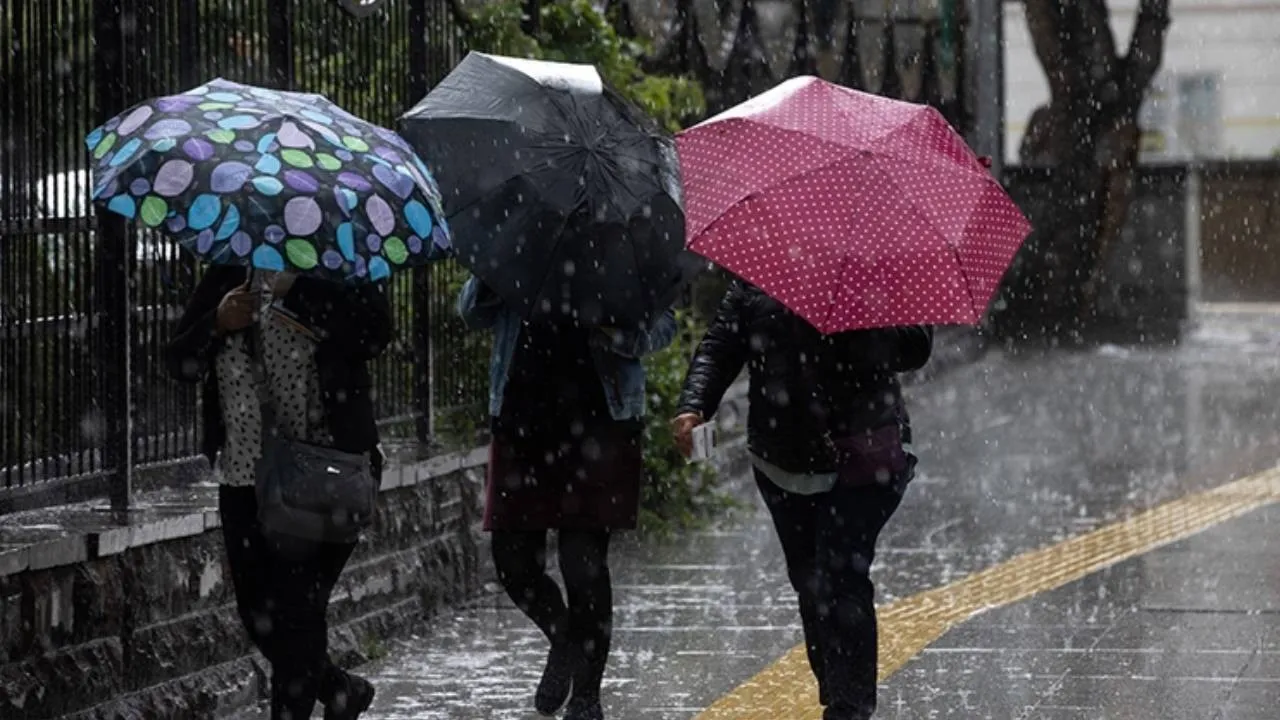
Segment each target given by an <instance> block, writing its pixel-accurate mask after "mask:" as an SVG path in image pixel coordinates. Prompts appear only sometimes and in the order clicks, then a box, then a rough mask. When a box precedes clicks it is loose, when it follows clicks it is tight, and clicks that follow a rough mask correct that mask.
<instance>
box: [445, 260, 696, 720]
mask: <svg viewBox="0 0 1280 720" xmlns="http://www.w3.org/2000/svg"><path fill="white" fill-rule="evenodd" d="M458 311H459V314H460V315H461V316H462V318H463V320H464V322H465V323H466V324H467V326H468V327H470V328H472V329H492V330H493V333H494V343H493V352H492V357H491V361H490V385H489V414H490V416H491V421H492V442H491V445H490V462H489V475H488V482H487V488H486V495H485V512H484V527H485V530H487V531H489V532H491V533H492V548H493V560H494V564H495V566H496V568H497V572H498V579H499V582H500V583H501V584H502V587H503V588H504V589H505V590H506V592H507V594H508V595H509V596H510V597H511V599H512V601H513V602H515V604H516V605H517V606H518V607H519V608H520V610H521V611H523V612H524V613H525V615H527V616H528V617H529V619H530V620H532V621H533V622H534V624H536V625H537V626H538V628H539V629H540V630H541V631H542V632H543V634H545V635H546V637H547V640H548V641H549V642H550V645H551V647H550V651H549V652H548V655H547V662H546V666H545V668H544V670H543V674H542V679H541V681H540V682H539V684H538V688H537V692H536V694H535V696H534V706H535V709H536V710H537V711H538V712H539V713H540V714H542V715H547V716H550V715H553V714H554V713H556V712H557V711H558V710H560V709H561V708H562V707H564V706H565V704H566V702H567V703H568V707H567V710H566V714H565V720H601V719H602V718H603V717H604V710H603V707H602V705H601V700H600V686H601V683H602V681H603V678H604V672H605V666H606V664H607V662H608V657H609V649H610V643H611V638H612V623H613V586H612V582H611V579H610V574H609V565H608V552H609V541H610V539H611V537H612V535H613V533H615V532H616V531H619V530H628V529H633V528H635V526H636V520H637V514H638V511H639V503H640V485H641V480H642V478H643V475H644V460H643V455H642V447H641V442H642V438H643V430H644V427H643V418H644V412H645V370H644V366H643V365H642V364H641V358H642V357H644V356H645V355H647V354H649V353H652V352H656V351H658V350H661V349H662V348H664V347H666V346H667V345H668V344H670V342H671V340H672V339H673V337H674V335H675V316H674V314H673V313H672V312H671V311H669V310H668V311H667V312H666V313H665V314H664V315H662V316H660V318H659V319H658V320H657V321H655V322H654V323H653V324H652V327H649V328H647V329H643V330H634V331H626V332H624V331H617V330H609V329H601V328H587V327H583V326H582V325H580V324H579V323H577V322H576V321H575V320H574V319H572V318H571V317H569V316H557V317H543V318H539V319H536V320H525V319H522V318H521V317H520V315H518V314H517V313H516V312H515V311H513V310H512V309H510V308H509V307H508V306H507V305H505V304H504V303H503V301H502V300H501V299H500V298H499V297H498V296H497V294H496V293H494V292H493V291H492V290H491V289H490V288H489V287H487V286H486V285H485V284H483V283H482V282H481V281H480V280H479V279H477V278H474V277H473V278H471V279H470V280H468V281H467V283H466V284H465V285H464V286H463V288H462V292H461V293H460V295H459V298H458ZM550 530H556V531H557V540H558V543H557V554H558V556H559V564H560V572H561V574H562V576H563V578H564V594H563V595H562V594H561V589H560V586H559V585H557V584H556V582H555V581H554V580H553V579H552V578H551V576H550V575H548V574H547V562H546V561H547V540H548V531H550Z"/></svg>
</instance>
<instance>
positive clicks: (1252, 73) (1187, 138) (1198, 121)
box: [1004, 0, 1280, 162]
mask: <svg viewBox="0 0 1280 720" xmlns="http://www.w3.org/2000/svg"><path fill="white" fill-rule="evenodd" d="M1137 3H1138V0H1108V3H1107V4H1108V5H1109V6H1110V8H1111V13H1112V19H1111V25H1112V30H1113V32H1114V33H1115V35H1116V44H1117V46H1118V47H1121V48H1124V47H1127V45H1128V40H1129V35H1130V33H1131V32H1132V30H1133V24H1134V18H1135V16H1136V14H1137ZM1170 13H1171V15H1172V18H1173V23H1172V25H1171V26H1170V28H1169V34H1168V36H1167V40H1166V45H1165V56H1164V66H1163V69H1162V71H1161V73H1160V75H1159V76H1158V77H1157V79H1156V81H1155V83H1154V85H1153V87H1152V88H1151V91H1150V92H1149V94H1148V96H1147V100H1146V103H1145V105H1144V107H1143V112H1142V119H1141V121H1142V125H1143V129H1144V137H1143V157H1144V158H1145V159H1147V160H1150V161H1182V160H1192V159H1205V160H1211V159H1228V158H1232V159H1236V158H1253V159H1257V158H1269V157H1275V156H1276V155H1277V154H1278V153H1280V0H1174V1H1173V2H1172V3H1171V7H1170ZM1004 38H1005V44H1004V56H1005V157H1006V159H1007V160H1008V161H1009V162H1017V157H1018V148H1019V145H1020V144H1021V142H1022V136H1023V133H1024V132H1025V131H1026V127H1027V120H1028V118H1030V116H1031V113H1032V112H1033V111H1034V110H1035V109H1036V108H1037V107H1039V106H1040V105H1041V104H1043V103H1045V102H1046V101H1047V100H1048V98H1049V87H1048V83H1047V81H1046V80H1045V74H1044V70H1043V69H1042V68H1041V67H1040V62H1039V61H1038V60H1037V58H1036V55H1035V52H1034V50H1033V48H1032V46H1031V36H1030V33H1029V32H1028V30H1027V21H1026V16H1025V14H1024V13H1023V8H1022V4H1021V3H1019V2H1008V3H1006V6H1005V17H1004Z"/></svg>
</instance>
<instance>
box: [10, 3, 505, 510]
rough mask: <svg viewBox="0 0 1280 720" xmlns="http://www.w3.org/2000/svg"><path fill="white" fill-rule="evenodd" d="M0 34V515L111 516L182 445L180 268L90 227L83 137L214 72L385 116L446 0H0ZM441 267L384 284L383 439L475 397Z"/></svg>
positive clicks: (108, 227) (409, 95) (447, 24)
mask: <svg viewBox="0 0 1280 720" xmlns="http://www.w3.org/2000/svg"><path fill="white" fill-rule="evenodd" d="M0 42H2V43H4V45H6V46H7V47H9V48H11V49H10V51H9V52H7V53H0V142H3V145H0V513H3V512H5V511H7V510H12V509H15V508H20V507H26V506H32V505H37V504H49V503H53V502H59V501H63V500H68V499H74V498H78V497H86V496H93V495H99V494H103V493H104V492H106V493H109V494H110V495H111V496H112V500H113V503H112V504H113V505H115V506H117V507H120V506H122V505H123V504H125V503H127V501H128V495H129V488H130V484H129V481H130V478H131V476H132V473H133V471H134V470H135V469H137V468H147V467H152V466H155V465H158V464H165V463H172V462H174V461H180V460H183V459H189V458H191V457H193V456H194V455H195V454H196V452H197V440H196V438H197V427H196V417H197V413H196V397H195V392H194V390H193V389H192V388H188V387H182V386H178V385H176V384H174V383H172V382H170V381H169V380H167V379H166V378H165V377H164V375H163V372H162V369H161V368H160V367H159V365H158V361H159V357H160V349H161V347H162V346H163V344H164V342H165V341H166V339H167V337H168V334H169V332H170V330H171V328H172V326H173V324H174V322H175V321H176V320H177V317H178V315H179V314H180V312H181V309H182V304H183V303H184V302H185V300H186V297H187V295H188V293H189V292H190V290H191V289H192V287H193V285H194V282H195V280H196V277H197V273H198V268H197V267H196V266H195V263H194V262H193V261H192V260H190V259H189V258H188V257H187V256H185V255H183V254H180V252H179V251H178V249H177V247H176V246H175V245H173V244H172V243H169V242H167V241H165V240H163V239H162V238H160V237H157V236H154V235H152V234H149V233H145V232H141V231H139V230H137V229H135V228H132V227H129V226H125V225H124V224H123V223H122V222H121V221H118V220H116V219H115V218H114V217H110V216H105V215H104V216H101V217H99V216H95V214H94V211H93V208H92V206H91V204H90V203H89V200H88V193H89V189H90V179H89V173H88V170H87V159H88V158H87V156H86V153H85V150H84V145H83V141H82V138H83V137H84V135H85V133H86V132H88V131H89V130H90V129H92V128H93V127H95V126H97V125H98V124H99V123H101V122H102V121H104V120H105V119H106V118H107V117H109V116H110V115H112V114H114V113H116V112H119V111H121V110H123V109H124V108H125V107H126V106H128V105H130V104H132V103H133V102H136V101H139V100H142V99H144V98H146V97H151V96H155V95H161V94H168V93H173V92H177V91H180V90H182V89H186V88H189V87H192V86H195V85H198V84H200V83H201V82H203V81H205V80H208V79H210V78H212V77H217V76H221V77H225V78H228V79H231V80H236V81H241V82H248V83H253V84H259V85H267V86H274V87H291V88H296V89H305V90H308V91H312V92H320V93H324V94H325V95H327V96H329V97H330V98H331V99H333V100H334V101H335V102H337V103H338V104H340V105H342V106H343V107H345V108H346V109H348V110H350V111H351V112H353V113H356V114H358V115H360V116H363V117H366V118H368V119H370V120H373V121H374V122H379V123H381V124H384V125H391V124H392V123H393V121H394V118H395V116H396V115H397V114H399V113H400V112H401V111H402V110H403V109H404V108H406V107H407V106H408V105H409V104H410V102H411V101H413V100H416V99H417V98H418V97H421V95H423V94H425V92H426V91H427V89H428V88H429V87H430V85H431V84H432V83H434V82H435V81H436V80H438V79H439V78H440V77H442V76H443V75H444V74H445V73H447V72H448V70H449V69H450V68H451V67H452V65H453V64H454V62H455V61H456V59H457V58H458V57H459V54H460V45H461V42H460V39H459V37H458V34H457V31H456V29H455V27H454V26H453V23H452V16H451V15H450V12H449V0H400V1H398V2H389V3H383V4H382V6H381V7H380V9H379V11H378V12H377V13H376V14H374V15H373V16H371V17H367V18H362V19H357V18H355V17H353V16H351V15H349V14H348V13H347V12H346V11H345V10H344V9H343V8H342V7H341V6H340V4H339V2H338V0H39V1H38V2H31V0H0ZM458 274H459V270H458V269H457V267H456V266H452V265H450V264H442V265H439V266H436V267H434V268H431V269H429V270H420V271H415V272H414V273H406V274H404V275H403V277H400V278H398V279H397V280H396V281H395V282H394V284H393V287H392V290H391V291H392V295H393V303H394V306H395V309H396V319H397V324H398V331H399V332H398V336H397V338H398V339H397V342H396V344H395V346H393V348H392V349H391V350H390V351H389V352H388V353H386V355H385V356H384V358H383V359H382V360H381V361H380V362H379V363H378V367H377V372H376V389H377V409H378V413H379V416H380V418H382V420H383V424H384V426H385V427H386V430H387V433H388V434H389V435H396V434H404V435H418V436H424V435H426V434H429V433H431V432H432V431H433V429H434V425H435V422H436V419H437V418H449V419H451V420H457V419H459V418H463V417H467V416H477V417H478V413H479V410H480V408H482V406H483V398H484V392H485V387H486V384H487V383H486V358H485V354H484V348H483V346H482V343H481V342H479V341H477V340H476V339H473V338H462V337H461V328H460V327H459V326H458V324H457V323H456V322H455V321H454V320H453V318H452V313H451V312H450V307H451V302H452V292H453V291H454V290H455V289H456V286H457V276H458ZM428 358H429V360H430V362H429V365H428V363H425V362H423V359H428ZM428 368H429V369H428Z"/></svg>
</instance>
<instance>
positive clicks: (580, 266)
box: [400, 52, 684, 325]
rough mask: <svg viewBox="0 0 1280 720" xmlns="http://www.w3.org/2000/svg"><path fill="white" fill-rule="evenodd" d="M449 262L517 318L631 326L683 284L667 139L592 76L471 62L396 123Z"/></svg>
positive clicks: (540, 65) (546, 66) (675, 179)
mask: <svg viewBox="0 0 1280 720" xmlns="http://www.w3.org/2000/svg"><path fill="white" fill-rule="evenodd" d="M400 130H401V132H402V133H404V136H405V137H406V138H407V139H408V140H409V142H410V143H411V144H412V145H413V146H414V148H416V149H417V150H418V151H419V152H420V153H422V154H423V156H424V157H427V158H428V162H429V164H430V167H431V169H432V171H433V172H434V173H435V175H436V177H437V178H439V179H440V181H441V183H442V184H443V186H444V187H445V188H447V192H446V193H445V198H444V208H445V212H446V214H447V215H448V218H449V221H450V223H451V224H452V226H453V228H454V230H455V233H456V244H457V245H456V249H457V256H458V259H459V261H460V262H462V263H463V264H464V265H466V266H467V268H468V269H470V270H471V271H472V272H473V273H475V274H476V275H477V276H478V277H480V278H481V279H482V280H483V281H484V282H485V283H486V284H488V285H489V286H490V287H491V288H493V289H494V291H495V292H497V293H498V294H499V295H500V296H502V297H503V298H504V300H505V301H506V302H507V303H508V304H510V305H511V306H512V307H514V308H517V309H519V310H520V311H522V312H524V313H526V314H534V313H540V312H552V313H559V312H569V313H571V314H574V315H577V316H578V317H579V318H580V319H583V320H584V321H586V322H588V323H601V324H610V325H612V324H629V323H637V322H638V323H643V322H646V321H648V320H649V319H650V318H652V317H653V316H654V315H655V314H657V313H660V312H662V311H663V310H664V309H665V307H666V305H667V304H669V301H670V300H671V299H672V297H674V295H675V292H676V290H677V289H678V286H679V283H680V281H681V279H682V273H681V267H680V263H679V262H678V261H677V258H678V256H679V254H680V253H681V252H682V251H683V249H684V214H683V211H682V209H681V197H680V179H679V163H678V160H677V156H676V152H675V143H674V141H673V140H672V139H671V138H670V137H668V136H667V135H666V134H664V133H663V132H662V131H661V130H660V129H659V128H658V127H657V126H656V125H655V124H654V123H653V122H652V121H651V120H650V119H649V118H647V117H646V116H644V114H643V113H642V112H640V111H639V110H638V109H636V108H635V107H633V106H632V105H631V104H629V103H628V102H627V101H626V100H625V99H623V98H622V97H621V96H619V95H618V94H617V93H616V92H615V91H614V90H613V89H611V88H610V87H609V86H608V85H607V84H606V83H605V82H604V81H603V80H602V79H601V77H600V75H599V73H598V72H597V71H596V69H595V68H594V67H591V66H588V65H572V64H565V63H551V62H539V61H532V60H520V59H515V58H506V57H499V56H493V55H485V54H481V53H474V52H473V53H471V54H469V55H467V57H466V58H465V59H464V60H463V61H462V63H461V64H459V65H458V67H457V68H456V69H455V70H454V71H453V72H452V73H451V74H450V75H449V76H448V77H446V78H445V79H444V81H443V82H441V83H440V85H439V86H437V87H436V88H435V89H434V90H432V91H431V93H430V94H428V95H427V96H426V97H425V98H424V99H423V100H422V101H421V102H419V103H418V105H417V106H416V107H414V108H413V109H412V110H410V111H409V112H407V113H405V115H404V116H403V117H401V119H400Z"/></svg>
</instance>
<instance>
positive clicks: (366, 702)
mask: <svg viewBox="0 0 1280 720" xmlns="http://www.w3.org/2000/svg"><path fill="white" fill-rule="evenodd" d="M343 674H344V675H345V677H344V678H343V679H342V681H341V682H338V683H336V684H335V686H334V689H333V694H332V696H330V697H329V698H327V699H326V700H325V706H324V720H356V718H358V717H360V713H363V712H364V711H365V710H368V709H369V706H370V705H372V704H373V694H374V689H373V684H372V683H370V682H369V681H368V680H365V679H364V678H362V677H358V676H356V675H349V674H346V673H343Z"/></svg>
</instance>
